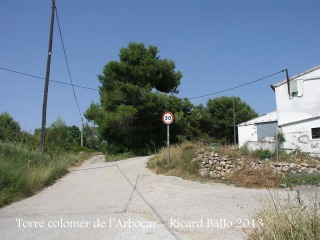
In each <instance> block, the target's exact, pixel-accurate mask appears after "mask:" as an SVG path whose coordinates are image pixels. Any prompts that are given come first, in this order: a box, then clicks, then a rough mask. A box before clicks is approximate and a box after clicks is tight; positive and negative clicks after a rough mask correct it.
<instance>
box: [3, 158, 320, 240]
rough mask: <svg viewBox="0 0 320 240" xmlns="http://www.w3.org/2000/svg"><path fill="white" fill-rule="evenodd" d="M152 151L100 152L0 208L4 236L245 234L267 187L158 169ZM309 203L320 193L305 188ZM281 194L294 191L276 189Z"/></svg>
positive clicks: (199, 236)
mask: <svg viewBox="0 0 320 240" xmlns="http://www.w3.org/2000/svg"><path fill="white" fill-rule="evenodd" d="M147 160H148V157H139V158H132V159H128V160H124V161H119V162H113V163H106V162H104V156H96V157H94V158H92V159H90V160H88V161H86V162H85V163H84V164H82V165H81V166H80V167H77V168H74V169H72V170H71V172H70V173H69V174H68V175H67V176H65V177H64V178H62V179H61V180H59V181H58V182H57V183H55V184H54V185H53V186H51V187H49V188H46V189H45V190H43V191H41V192H40V193H38V194H37V195H35V196H33V197H31V198H28V199H25V200H23V201H20V202H17V203H14V204H11V205H9V206H7V207H5V208H2V209H0V233H1V237H0V238H1V239H95V240H96V239H130V240H131V239H148V240H149V239H166V240H167V239H245V238H246V235H245V229H246V228H247V227H254V226H257V225H259V224H261V222H260V221H259V219H254V217H253V216H254V212H255V211H257V210H258V209H259V208H260V207H261V204H262V203H263V202H265V201H270V199H271V198H270V194H269V192H268V191H267V190H257V189H246V188H239V187H234V186H228V185H225V184H218V183H210V184H208V183H206V184H204V183H198V182H192V181H187V180H183V179H181V178H177V177H168V176H162V175H156V174H154V173H152V172H151V171H149V170H148V169H146V168H145V164H146V162H147ZM299 191H300V193H301V195H302V197H303V198H304V199H305V201H308V200H309V199H310V198H312V196H313V194H314V192H315V191H316V189H315V188H313V187H299ZM277 193H278V194H279V195H280V196H282V197H284V198H285V197H287V196H288V193H289V194H290V195H294V194H295V191H289V190H277Z"/></svg>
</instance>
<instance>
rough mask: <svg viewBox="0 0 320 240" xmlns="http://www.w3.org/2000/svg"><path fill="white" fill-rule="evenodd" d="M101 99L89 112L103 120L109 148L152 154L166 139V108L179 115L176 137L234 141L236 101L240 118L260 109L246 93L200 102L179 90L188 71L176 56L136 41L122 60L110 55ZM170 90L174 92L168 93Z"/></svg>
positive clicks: (101, 78)
mask: <svg viewBox="0 0 320 240" xmlns="http://www.w3.org/2000/svg"><path fill="white" fill-rule="evenodd" d="M98 78H99V81H100V83H101V86H100V102H99V103H92V104H91V105H90V107H89V108H88V109H87V111H86V113H85V117H86V118H87V119H88V120H89V121H92V122H93V123H94V124H95V125H97V126H98V135H99V140H100V142H103V141H106V142H107V146H106V151H107V152H109V153H111V154H115V153H117V154H118V153H120V154H121V153H126V152H132V153H134V154H136V155H146V154H148V152H150V149H151V150H152V152H155V151H157V150H159V149H160V148H161V147H163V146H164V144H165V139H166V138H165V136H166V127H165V125H164V124H163V123H162V121H161V116H162V114H163V113H164V112H165V111H171V112H173V113H174V115H175V121H174V123H173V124H172V125H171V126H170V141H171V143H173V144H174V143H181V142H183V141H198V140H203V141H206V142H208V143H209V142H212V141H214V142H220V143H232V142H233V139H234V137H233V102H234V106H235V112H236V124H238V123H241V122H244V121H247V120H249V119H251V118H253V117H255V116H257V114H256V113H255V111H254V110H253V109H252V108H250V107H249V106H248V105H247V104H246V103H244V102H242V101H241V100H240V98H236V97H221V98H217V99H212V100H209V101H208V103H207V106H203V105H199V106H194V105H193V104H192V103H191V102H190V101H189V100H188V99H186V98H185V99H181V98H178V97H176V96H174V95H173V94H174V93H178V86H179V85H180V83H181V79H182V73H181V72H180V71H176V66H175V63H174V61H172V60H169V59H161V58H160V56H159V51H158V49H157V47H155V46H151V45H150V46H148V47H146V46H145V45H144V44H142V43H130V44H129V45H128V47H127V48H122V49H120V54H119V61H110V62H109V63H107V64H106V65H105V67H104V69H103V72H102V74H101V75H99V76H98ZM165 93H170V94H165Z"/></svg>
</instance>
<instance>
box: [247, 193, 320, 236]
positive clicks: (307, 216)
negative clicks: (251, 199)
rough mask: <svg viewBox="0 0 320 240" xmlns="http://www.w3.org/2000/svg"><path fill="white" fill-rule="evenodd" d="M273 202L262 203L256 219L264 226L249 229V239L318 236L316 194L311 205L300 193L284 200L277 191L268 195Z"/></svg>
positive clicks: (318, 213)
mask: <svg viewBox="0 0 320 240" xmlns="http://www.w3.org/2000/svg"><path fill="white" fill-rule="evenodd" d="M270 196H271V198H272V203H268V204H265V205H264V208H263V210H262V211H260V212H259V213H257V214H256V216H255V217H254V218H255V219H261V220H260V221H261V222H262V223H263V225H257V226H256V228H252V229H250V230H249V232H248V239H249V240H269V239H270V240H271V239H277V240H278V239H283V240H285V239H292V240H300V239H306V240H307V239H308V240H316V239H320V209H319V207H320V206H319V204H320V203H319V202H318V199H317V194H316V195H315V197H314V199H313V202H312V203H311V204H305V203H304V202H303V200H302V199H301V197H300V193H299V192H298V191H297V194H296V196H295V197H294V198H292V197H291V196H289V194H288V197H287V198H286V199H285V200H284V199H281V198H280V197H279V196H278V194H276V193H275V194H271V192H270Z"/></svg>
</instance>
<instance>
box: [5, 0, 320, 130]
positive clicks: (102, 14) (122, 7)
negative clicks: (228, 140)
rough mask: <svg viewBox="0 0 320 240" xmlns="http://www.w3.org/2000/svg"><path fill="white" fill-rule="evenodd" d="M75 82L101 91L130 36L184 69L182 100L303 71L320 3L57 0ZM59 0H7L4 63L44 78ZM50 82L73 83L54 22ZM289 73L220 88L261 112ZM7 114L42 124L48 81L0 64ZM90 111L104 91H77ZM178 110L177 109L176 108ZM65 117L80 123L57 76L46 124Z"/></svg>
mask: <svg viewBox="0 0 320 240" xmlns="http://www.w3.org/2000/svg"><path fill="white" fill-rule="evenodd" d="M56 6H57V9H58V16H59V20H60V25H61V30H62V34H63V39H64V44H65V49H66V53H67V57H68V62H69V67H70V70H71V76H72V80H73V83H74V84H78V85H83V86H86V87H91V88H98V86H99V82H98V79H97V75H98V74H100V73H101V72H102V69H103V66H104V65H105V64H106V63H108V62H109V61H111V60H118V54H119V50H120V48H122V47H126V46H127V44H128V43H129V42H142V43H145V44H146V45H149V44H152V45H155V46H157V47H158V49H159V51H160V53H159V56H160V57H161V58H169V59H172V60H174V61H175V63H176V70H180V71H181V72H182V73H183V78H182V83H181V85H180V87H179V90H180V93H179V94H178V96H179V97H187V98H189V97H195V96H199V95H205V94H209V93H213V92H217V91H220V90H224V89H227V88H231V87H234V86H237V85H240V84H243V83H247V82H250V81H254V80H256V79H259V78H261V77H264V76H266V75H270V74H273V73H275V72H279V71H281V70H283V69H285V68H288V71H289V75H290V76H292V75H295V74H297V73H300V72H302V71H305V70H307V69H309V68H311V67H314V66H316V65H319V64H320V61H319V56H320V48H319V42H320V28H319V26H318V24H319V22H320V14H319V9H320V1H318V0H308V1H302V0H299V1H298V0H281V1H280V0H260V1H256V0H242V1H240V0H225V1H223V0H219V1H218V0H201V1H200V0H199V1H196V0H161V1H159V0H135V1H132V0H117V1H106V0H90V1H89V0H68V1H62V0H56ZM50 14H51V0H30V1H22V0H10V1H1V3H0V34H1V37H0V67H2V68H7V69H12V70H15V71H19V72H24V73H28V74H32V75H36V76H40V77H45V71H46V60H47V50H48V38H49V25H50ZM50 79H53V80H57V81H62V82H66V83H70V80H69V76H68V71H67V67H66V63H65V59H64V56H63V48H62V44H61V40H60V36H59V31H58V25H57V21H55V30H54V40H53V55H52V64H51V75H50ZM283 79H285V74H284V73H281V74H278V75H276V76H274V77H271V78H268V79H265V80H263V81H260V82H257V83H254V84H251V85H248V86H245V87H243V88H238V89H235V90H232V91H228V92H225V93H222V94H217V95H212V96H208V97H203V98H197V99H192V100H191V101H192V103H194V104H195V105H197V104H200V103H202V104H206V102H207V101H208V99H209V98H216V97H220V96H239V97H240V98H241V99H242V100H243V101H245V102H247V103H248V104H249V105H250V106H251V107H252V108H253V109H255V111H256V112H258V113H259V114H264V113H266V112H269V111H272V110H275V109H276V105H275V96H274V93H273V91H272V90H271V88H270V84H271V83H275V82H278V81H281V80H283ZM0 84H1V85H0V112H4V111H7V112H9V113H10V114H11V115H12V116H13V117H14V119H15V120H16V121H18V122H19V123H20V125H21V127H22V129H24V130H26V131H31V132H33V130H34V129H35V128H38V127H40V126H41V113H42V100H43V87H44V80H41V79H35V78H30V77H27V76H23V75H18V74H14V73H11V72H8V71H5V70H3V69H0ZM75 92H76V95H77V98H78V102H79V106H80V110H81V112H82V113H84V112H85V110H86V109H87V108H88V106H89V105H90V103H91V102H99V94H98V92H97V91H92V90H85V89H81V88H75ZM168 110H170V109H168ZM58 116H60V117H61V118H62V119H63V120H64V121H65V122H66V123H67V124H68V125H72V124H75V123H76V124H75V125H78V126H80V123H79V121H80V120H81V117H80V115H79V113H78V110H77V106H76V103H75V100H74V96H73V92H72V89H71V86H66V85H61V84H57V83H54V82H50V85H49V98H48V110H47V125H50V124H51V123H52V122H53V121H55V120H56V119H57V117H58Z"/></svg>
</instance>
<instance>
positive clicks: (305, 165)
mask: <svg viewBox="0 0 320 240" xmlns="http://www.w3.org/2000/svg"><path fill="white" fill-rule="evenodd" d="M300 165H301V166H302V167H308V166H309V164H308V163H301V164H300Z"/></svg>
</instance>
